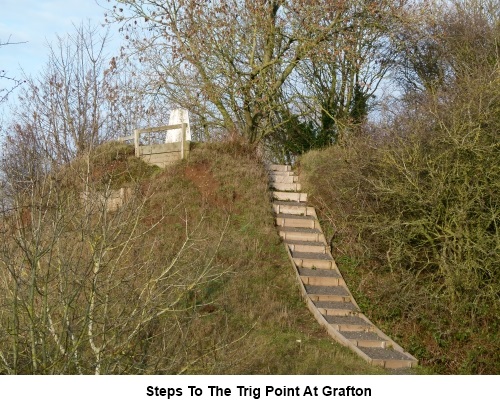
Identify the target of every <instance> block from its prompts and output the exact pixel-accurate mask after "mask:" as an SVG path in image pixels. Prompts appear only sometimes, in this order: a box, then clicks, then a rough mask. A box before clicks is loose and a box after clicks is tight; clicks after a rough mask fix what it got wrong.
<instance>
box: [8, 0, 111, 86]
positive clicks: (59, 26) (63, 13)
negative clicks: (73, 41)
mask: <svg viewBox="0 0 500 405" xmlns="http://www.w3.org/2000/svg"><path fill="white" fill-rule="evenodd" d="M98 3H99V4H103V5H106V3H107V2H106V0H98V1H97V2H96V0H0V5H1V12H0V42H1V43H5V42H7V40H9V39H10V42H26V43H22V44H17V45H9V46H3V47H1V48H0V70H5V71H7V74H9V75H12V76H18V75H19V70H20V69H23V70H24V71H25V72H26V73H28V74H36V73H37V72H38V71H39V70H41V68H42V67H43V65H44V63H45V61H46V56H47V46H46V44H47V42H52V41H54V40H55V39H56V35H59V36H64V35H65V34H66V33H69V32H72V30H73V24H76V25H79V24H80V23H81V22H86V21H89V20H90V21H91V23H92V25H94V24H95V25H100V24H103V22H104V13H105V10H104V9H103V8H102V7H101V6H99V4H98ZM113 28H114V27H113ZM111 34H112V36H113V37H114V38H115V41H116V42H118V41H119V35H118V34H116V33H114V34H113V32H112V33H111Z"/></svg>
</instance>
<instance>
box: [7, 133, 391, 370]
mask: <svg viewBox="0 0 500 405" xmlns="http://www.w3.org/2000/svg"><path fill="white" fill-rule="evenodd" d="M121 187H126V188H128V189H130V192H128V193H129V194H127V195H129V197H128V198H127V200H126V202H125V204H124V205H123V206H122V207H120V208H119V209H118V210H116V211H114V212H107V210H106V209H105V205H106V204H105V202H106V201H105V200H106V199H108V198H109V197H110V195H111V194H112V193H111V190H113V189H119V188H121ZM13 206H14V207H15V209H13V210H11V211H9V212H8V213H6V212H4V214H3V217H2V233H3V237H2V238H1V240H2V242H1V245H0V274H1V275H2V278H1V280H0V289H1V293H0V296H1V297H2V298H0V322H1V325H2V328H1V331H0V354H1V358H2V361H1V362H0V372H2V373H36V374H51V373H66V374H74V373H85V374H87V373H102V374H108V373H130V374H143V373H160V374H161V373H188V374H189V373H192V374H212V373H215V374H344V373H348V374H359V373H363V374H365V373H381V372H383V371H382V370H380V369H376V368H373V367H370V366H369V365H368V364H366V363H365V362H364V361H363V360H361V359H359V358H357V357H356V356H355V355H354V354H353V353H351V352H350V351H349V350H347V349H345V348H343V347H341V346H339V345H337V344H336V343H334V342H333V341H332V340H331V339H330V338H329V337H328V336H327V335H326V333H325V332H324V331H323V330H322V329H321V328H320V327H319V325H318V324H317V323H316V322H315V320H314V319H313V317H312V316H311V315H310V313H309V312H308V310H307V309H306V307H305V305H304V303H303V302H302V301H301V299H300V295H299V292H298V287H297V285H296V282H295V278H294V275H293V273H292V268H291V266H290V263H289V262H288V258H287V255H286V252H285V250H284V247H283V246H282V244H281V242H280V239H279V237H278V235H277V233H276V230H275V228H274V218H273V213H272V209H271V204H270V196H269V192H268V189H267V175H266V173H265V171H264V168H263V165H262V164H261V163H260V162H259V161H257V160H256V159H254V158H253V157H252V154H251V153H249V151H248V150H246V148H245V147H244V146H241V145H239V144H231V143H222V144H204V145H198V146H197V147H196V148H195V149H194V150H193V151H192V154H191V156H190V159H189V160H188V161H187V162H182V163H179V164H177V165H174V166H172V167H169V168H167V169H165V170H160V169H158V168H156V167H152V166H147V165H145V164H144V163H143V162H142V161H140V160H138V159H136V158H135V157H134V156H133V149H132V148H131V147H130V146H127V145H123V144H114V143H110V144H106V145H103V146H102V147H100V148H99V149H97V150H96V151H94V152H93V153H92V155H91V156H87V157H82V158H81V159H79V160H78V161H75V162H74V163H73V164H72V165H71V166H70V167H66V168H64V169H63V170H61V171H59V172H58V173H53V174H52V175H51V176H49V177H44V178H40V179H39V181H38V182H36V184H35V183H34V185H33V186H32V187H31V188H29V189H25V190H22V191H19V192H18V193H17V194H16V196H15V198H14V204H13Z"/></svg>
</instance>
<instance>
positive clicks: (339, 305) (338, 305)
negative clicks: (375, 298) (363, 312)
mask: <svg viewBox="0 0 500 405" xmlns="http://www.w3.org/2000/svg"><path fill="white" fill-rule="evenodd" d="M314 305H316V308H322V309H346V310H351V311H359V309H358V307H357V306H356V305H354V304H353V303H352V302H350V301H314Z"/></svg>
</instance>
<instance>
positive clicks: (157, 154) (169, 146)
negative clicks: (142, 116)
mask: <svg viewBox="0 0 500 405" xmlns="http://www.w3.org/2000/svg"><path fill="white" fill-rule="evenodd" d="M171 129H181V130H182V131H181V133H182V138H181V141H180V142H169V143H159V144H151V145H141V144H140V136H141V134H145V133H152V132H164V131H168V130H171ZM186 129H187V124H186V123H182V124H176V125H165V126H162V127H150V128H142V129H135V130H134V135H132V136H126V137H122V138H118V140H120V141H132V140H133V141H134V147H135V156H137V157H139V158H141V159H143V160H144V161H145V162H147V163H150V164H154V165H157V166H160V167H165V166H167V165H169V164H171V163H173V162H175V161H178V160H182V159H186V158H187V157H188V156H189V149H190V146H191V141H188V140H186Z"/></svg>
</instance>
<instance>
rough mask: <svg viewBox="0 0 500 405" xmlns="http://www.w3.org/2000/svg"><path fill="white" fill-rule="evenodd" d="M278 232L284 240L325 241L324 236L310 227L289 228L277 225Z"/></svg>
mask: <svg viewBox="0 0 500 405" xmlns="http://www.w3.org/2000/svg"><path fill="white" fill-rule="evenodd" d="M278 232H279V235H280V236H281V238H283V239H284V240H288V239H292V240H301V241H306V242H322V243H326V239H325V236H324V235H323V233H322V232H320V231H319V230H318V229H311V228H290V227H283V226H279V227H278Z"/></svg>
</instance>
